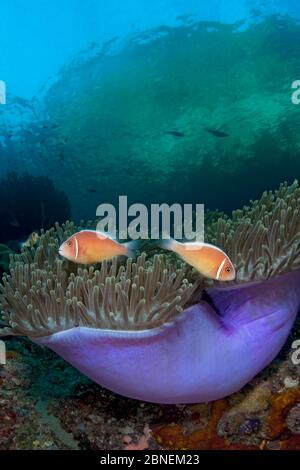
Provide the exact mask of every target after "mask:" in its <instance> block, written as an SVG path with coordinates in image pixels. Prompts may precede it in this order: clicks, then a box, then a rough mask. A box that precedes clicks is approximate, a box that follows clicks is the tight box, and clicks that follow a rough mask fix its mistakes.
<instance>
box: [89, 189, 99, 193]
mask: <svg viewBox="0 0 300 470" xmlns="http://www.w3.org/2000/svg"><path fill="white" fill-rule="evenodd" d="M87 192H88V193H96V192H97V189H93V188H89V189H87Z"/></svg>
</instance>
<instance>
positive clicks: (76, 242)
mask: <svg viewBox="0 0 300 470" xmlns="http://www.w3.org/2000/svg"><path fill="white" fill-rule="evenodd" d="M74 239H75V248H76V253H75V259H77V258H78V251H79V250H78V241H77V237H74Z"/></svg>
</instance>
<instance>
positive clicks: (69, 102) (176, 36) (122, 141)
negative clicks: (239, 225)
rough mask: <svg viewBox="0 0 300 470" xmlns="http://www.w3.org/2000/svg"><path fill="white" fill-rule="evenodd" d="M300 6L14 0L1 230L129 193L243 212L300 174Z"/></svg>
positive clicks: (4, 42)
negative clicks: (295, 91)
mask: <svg viewBox="0 0 300 470" xmlns="http://www.w3.org/2000/svg"><path fill="white" fill-rule="evenodd" d="M299 19H300V8H299V6H298V1H296V0H286V1H284V0H277V1H268V0H266V1H258V0H231V1H225V0H219V1H217V0H212V1H210V2H207V1H202V0H198V1H197V0H185V1H183V0H152V1H151V2H149V1H148V0H124V1H122V2H121V1H119V0H112V1H110V2H106V1H104V0H88V1H85V2H82V1H81V0H80V1H79V0H62V1H61V0H53V1H50V0H43V1H40V0H27V1H26V2H25V1H23V0H11V1H10V2H5V3H4V2H2V4H1V15H0V44H1V54H0V80H4V81H5V82H6V86H7V104H6V105H0V158H1V167H0V179H1V178H4V180H2V179H1V181H0V183H1V184H0V219H1V221H2V222H1V223H2V226H1V227H0V234H1V233H2V238H1V235H0V242H5V243H6V242H7V241H8V239H13V240H15V239H20V238H22V237H24V235H25V234H29V233H30V232H31V231H32V230H39V228H41V226H43V227H44V228H47V227H48V226H49V225H51V224H53V221H54V220H59V221H62V220H63V219H64V218H65V217H67V216H68V217H71V218H72V219H74V220H76V221H79V220H80V219H81V218H85V219H94V218H95V214H96V208H97V206H98V205H99V204H101V203H103V202H104V203H105V202H113V203H116V201H117V200H118V196H119V195H122V194H124V195H127V196H128V198H129V202H130V203H133V202H144V203H145V204H147V205H149V204H151V203H153V202H160V203H161V202H167V203H170V204H171V203H174V202H179V203H192V204H195V203H204V204H205V205H206V207H207V208H209V209H212V210H215V209H221V210H223V211H225V212H227V213H230V211H232V210H233V209H235V208H238V207H241V206H243V205H244V204H246V203H247V202H248V201H249V199H251V198H252V199H253V198H256V197H259V195H260V194H261V193H262V191H264V190H265V189H270V190H273V189H275V188H276V187H278V185H279V184H280V183H281V182H282V181H284V180H288V181H289V182H292V181H293V180H294V179H295V178H299V177H300V163H299V162H300V158H299V143H298V142H299V139H298V131H297V129H299V128H300V106H298V107H297V106H295V105H293V104H292V101H291V94H292V92H291V84H292V82H293V81H294V80H297V79H300V70H299V57H300V24H299ZM207 128H209V129H213V130H214V129H217V130H221V131H222V132H225V138H220V136H218V135H214V134H212V133H210V132H208V131H207ZM170 131H171V133H170ZM172 131H175V132H177V133H178V132H179V134H177V135H176V133H175V134H174V133H173V134H172ZM11 172H14V174H13V175H10V176H9V178H8V179H7V175H9V174H10V173H11ZM24 173H26V176H25V179H22V178H23V177H22V176H21V177H20V175H23V174H24ZM40 176H42V177H43V178H46V180H35V178H36V177H40ZM29 181H30V183H29ZM50 188H51V189H50ZM61 191H63V192H64V196H61ZM66 198H68V199H69V203H67V202H66V203H65V204H64V203H63V202H62V203H61V207H59V208H58V205H57V200H61V201H66ZM7 200H9V201H10V202H9V204H7ZM34 214H35V215H34ZM24 219H26V220H27V221H28V224H27V225H26V223H25V222H24ZM29 220H30V222H29ZM21 225H22V230H21V229H20V226H21ZM7 227H8V228H7ZM4 228H5V230H4ZM4 232H5V233H6V235H5V237H4V235H3V234H4Z"/></svg>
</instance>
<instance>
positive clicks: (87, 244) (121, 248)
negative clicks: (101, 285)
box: [59, 230, 137, 264]
mask: <svg viewBox="0 0 300 470" xmlns="http://www.w3.org/2000/svg"><path fill="white" fill-rule="evenodd" d="M136 244H137V242H136V241H131V242H128V243H119V242H118V241H116V240H114V239H112V238H110V237H109V236H108V235H106V234H104V233H101V232H97V231H96V230H82V231H81V232H77V233H75V234H74V235H72V236H71V237H70V238H68V240H66V241H65V242H63V243H62V245H61V246H60V247H59V254H60V255H61V256H63V257H64V258H66V259H68V260H69V261H73V263H78V264H94V263H99V262H101V261H104V260H108V259H111V258H114V257H115V256H121V255H124V256H133V255H134V250H135V248H136Z"/></svg>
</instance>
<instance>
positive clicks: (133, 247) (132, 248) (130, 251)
mask: <svg viewBox="0 0 300 470" xmlns="http://www.w3.org/2000/svg"><path fill="white" fill-rule="evenodd" d="M123 245H124V246H125V248H126V250H127V251H126V253H125V256H127V257H128V258H135V257H136V252H137V250H138V249H139V247H140V240H132V241H130V242H127V243H123Z"/></svg>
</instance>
